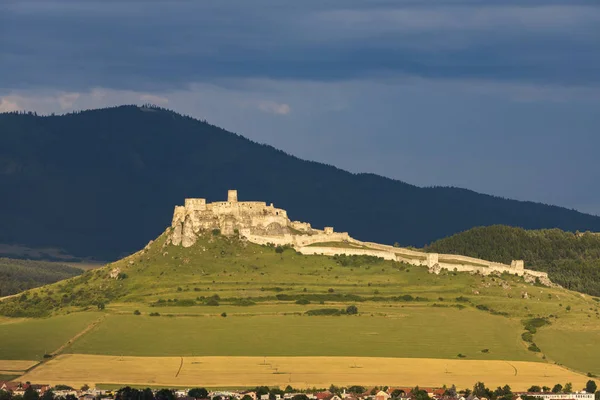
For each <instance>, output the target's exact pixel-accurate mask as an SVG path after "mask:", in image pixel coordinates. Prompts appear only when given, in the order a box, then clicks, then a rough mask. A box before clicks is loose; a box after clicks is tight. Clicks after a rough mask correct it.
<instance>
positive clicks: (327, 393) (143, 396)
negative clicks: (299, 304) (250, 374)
mask: <svg viewBox="0 0 600 400" xmlns="http://www.w3.org/2000/svg"><path fill="white" fill-rule="evenodd" d="M54 389H55V390H60V391H65V390H67V391H68V390H74V389H73V388H72V387H69V386H65V385H57V386H56V387H55V388H54ZM88 390H89V387H88V386H87V385H86V386H84V387H82V388H81V389H80V390H79V392H82V393H83V392H86V391H88ZM380 391H383V392H385V393H386V397H388V398H391V399H409V400H430V399H431V398H432V396H433V397H434V398H439V399H446V400H451V399H458V398H465V399H474V398H478V399H488V400H514V399H516V398H517V397H520V399H521V400H538V397H537V396H536V394H540V393H555V394H560V393H564V394H570V393H573V391H577V392H579V391H585V392H586V393H594V394H595V399H596V400H598V399H600V391H599V390H598V386H597V384H596V382H595V381H593V380H589V381H588V382H587V384H586V386H585V387H584V388H581V389H574V388H573V385H572V384H571V383H566V384H565V385H564V386H563V385H562V384H560V383H557V384H556V385H554V386H553V387H552V388H550V387H549V386H537V385H533V386H531V387H530V388H529V389H528V390H527V392H526V393H521V392H518V393H514V392H513V391H512V390H511V388H510V386H509V385H504V386H502V387H500V386H499V387H497V388H496V389H491V388H488V387H487V386H486V385H485V384H484V383H483V382H477V383H476V384H475V385H474V386H473V388H472V389H463V390H458V389H457V388H456V386H454V385H452V386H451V387H446V386H444V387H442V388H441V389H440V390H437V391H436V392H437V393H439V395H436V394H432V393H430V392H428V391H427V390H424V389H421V388H420V387H419V386H416V387H414V388H398V389H394V388H389V387H387V386H382V387H378V386H375V387H372V388H367V387H365V386H360V385H354V386H348V387H339V386H335V385H331V386H330V387H329V388H328V389H324V388H322V389H317V388H312V389H304V390H302V389H296V388H293V387H292V386H289V385H288V386H287V387H286V388H285V389H281V388H279V387H271V388H270V387H268V386H258V387H256V388H252V389H248V390H245V391H241V392H235V394H236V395H237V396H239V397H236V398H238V399H239V400H254V398H253V397H252V396H251V395H250V394H248V393H250V392H253V393H254V394H255V398H256V399H263V398H265V397H267V396H268V399H269V400H276V399H281V398H283V397H284V396H286V395H288V396H286V397H287V398H290V399H291V400H309V398H310V397H309V395H314V394H316V393H318V394H319V395H320V397H318V398H322V399H328V398H333V397H334V396H338V398H339V397H340V396H346V397H345V398H354V399H357V398H359V397H360V398H368V397H371V398H373V397H374V396H376V395H377V394H378V393H380ZM229 393H231V392H229ZM230 397H231V399H230V398H229V397H228V396H225V395H223V394H222V393H221V392H213V393H211V392H209V390H208V389H206V388H204V387H197V388H192V389H189V390H188V391H187V398H188V399H190V400H191V399H194V400H200V399H210V400H232V399H233V396H230ZM311 397H313V398H314V396H311ZM103 398H111V399H114V400H176V399H177V398H178V396H177V393H176V391H175V390H173V389H167V388H163V389H158V390H157V389H154V390H153V389H150V388H146V389H138V388H133V387H130V386H126V387H122V388H120V389H119V390H117V391H115V392H114V393H112V392H111V391H104V394H102V395H100V394H99V395H97V396H96V399H97V400H101V399H103ZM58 399H64V400H77V399H78V398H77V396H75V395H74V394H68V395H66V396H64V397H59V396H56V395H55V394H54V390H53V389H48V390H46V391H45V392H44V393H42V394H40V393H39V392H38V391H37V390H36V389H35V388H34V385H30V384H29V385H28V387H27V388H26V389H25V391H24V394H23V395H12V394H11V392H9V391H4V390H0V400H58Z"/></svg>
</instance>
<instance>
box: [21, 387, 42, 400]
mask: <svg viewBox="0 0 600 400" xmlns="http://www.w3.org/2000/svg"><path fill="white" fill-rule="evenodd" d="M39 398H40V395H39V393H38V392H36V391H35V389H34V388H33V387H32V386H31V385H29V387H28V388H27V389H25V393H24V394H23V400H38V399H39Z"/></svg>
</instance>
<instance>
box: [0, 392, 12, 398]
mask: <svg viewBox="0 0 600 400" xmlns="http://www.w3.org/2000/svg"><path fill="white" fill-rule="evenodd" d="M10 399H11V395H10V393H8V392H7V391H5V390H0V400H10Z"/></svg>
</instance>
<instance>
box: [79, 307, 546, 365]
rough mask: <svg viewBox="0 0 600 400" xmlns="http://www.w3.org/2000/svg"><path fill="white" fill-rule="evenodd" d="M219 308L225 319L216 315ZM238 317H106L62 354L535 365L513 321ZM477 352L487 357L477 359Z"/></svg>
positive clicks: (465, 316)
mask: <svg viewBox="0 0 600 400" xmlns="http://www.w3.org/2000/svg"><path fill="white" fill-rule="evenodd" d="M297 307H298V308H299V306H297ZM367 309H368V307H366V310H367ZM223 310H225V311H226V312H227V315H228V317H227V318H222V317H220V316H219V314H220V313H221V312H223ZM359 310H360V306H359ZM366 310H365V311H366ZM246 311H247V308H246V307H226V308H222V309H221V307H217V309H215V310H214V311H213V313H214V315H213V316H210V317H175V318H169V317H165V316H162V317H158V318H157V317H147V316H134V315H112V316H110V317H109V318H107V320H106V321H105V322H104V323H102V324H101V325H100V326H99V327H98V328H97V329H96V330H94V331H93V332H91V333H90V334H88V335H86V336H84V337H83V338H81V339H80V340H78V341H77V342H75V343H74V344H73V346H72V347H71V348H70V349H69V352H71V353H87V354H108V355H128V356H129V355H131V356H193V355H197V356H200V355H203V356H206V355H210V356H218V355H227V356H265V355H266V356H348V355H351V356H378V357H432V358H455V357H456V354H458V353H459V352H461V353H463V354H467V356H468V357H470V358H473V359H507V360H535V359H536V358H535V356H534V355H533V354H532V353H531V352H528V351H526V350H525V349H524V348H523V346H521V344H520V341H519V340H520V339H519V338H518V336H517V334H516V332H517V331H518V324H517V323H516V322H513V321H510V320H508V319H506V318H502V317H497V316H492V315H489V314H482V313H481V312H477V311H475V310H462V311H459V310H456V309H442V308H433V307H404V308H400V307H395V308H387V309H385V310H384V311H385V314H383V313H379V314H378V315H375V314H373V316H371V314H366V315H365V314H363V315H359V316H339V317H326V316H304V315H302V316H298V315H285V316H284V315H254V316H243V315H236V313H237V312H242V313H244V312H246ZM444 331H446V332H452V334H451V335H447V334H441V332H444ZM334 332H335V333H334ZM174 338H177V340H174ZM483 348H489V349H490V352H489V353H488V354H484V353H481V352H480V350H481V349H483Z"/></svg>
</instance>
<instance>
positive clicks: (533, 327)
mask: <svg viewBox="0 0 600 400" xmlns="http://www.w3.org/2000/svg"><path fill="white" fill-rule="evenodd" d="M545 325H550V321H549V320H548V318H530V319H526V320H524V321H523V326H524V327H525V329H526V330H528V331H529V332H531V333H536V332H537V328H541V327H542V326H545Z"/></svg>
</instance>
